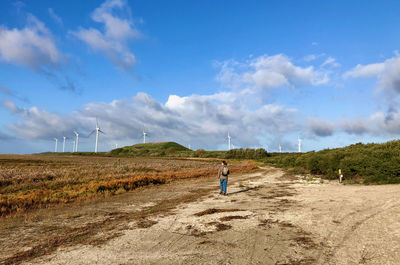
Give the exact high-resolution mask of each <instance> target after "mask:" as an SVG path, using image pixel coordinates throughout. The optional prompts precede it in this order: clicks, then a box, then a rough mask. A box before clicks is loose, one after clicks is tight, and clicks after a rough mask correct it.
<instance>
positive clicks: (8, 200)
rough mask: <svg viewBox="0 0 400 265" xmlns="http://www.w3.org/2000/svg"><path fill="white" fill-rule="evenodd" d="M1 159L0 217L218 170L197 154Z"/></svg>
mask: <svg viewBox="0 0 400 265" xmlns="http://www.w3.org/2000/svg"><path fill="white" fill-rule="evenodd" d="M0 165H1V167H0V217H4V216H8V215H12V214H15V213H21V212H24V211H27V210H30V209H35V208H43V207H48V206H50V205H57V204H65V203H71V202H75V201H81V200H87V199H94V198H99V197H107V196H113V195H118V194H121V193H125V192H127V191H131V190H135V189H137V188H139V187H144V186H147V185H158V184H164V183H168V182H171V181H174V180H177V179H185V178H199V177H208V176H215V175H217V169H218V166H219V163H216V162H215V161H207V160H202V161H199V160H193V159H191V160H188V159H161V158H114V157H101V156H100V157H95V156H50V155H29V156H21V155H0ZM230 168H231V171H232V172H235V173H240V172H249V171H252V170H253V169H255V168H256V166H255V165H254V164H253V163H250V162H236V163H231V164H230Z"/></svg>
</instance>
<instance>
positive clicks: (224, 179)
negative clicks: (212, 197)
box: [218, 161, 230, 195]
mask: <svg viewBox="0 0 400 265" xmlns="http://www.w3.org/2000/svg"><path fill="white" fill-rule="evenodd" d="M229 173H230V172H229V168H228V164H227V163H226V161H222V164H221V167H220V169H219V170H218V177H219V184H220V189H221V191H220V192H219V194H223V195H226V186H227V185H228V176H229Z"/></svg>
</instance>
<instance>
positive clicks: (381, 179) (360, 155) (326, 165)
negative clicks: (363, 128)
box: [264, 140, 400, 184]
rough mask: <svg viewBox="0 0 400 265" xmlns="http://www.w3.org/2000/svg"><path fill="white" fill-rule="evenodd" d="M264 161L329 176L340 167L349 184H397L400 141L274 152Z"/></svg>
mask: <svg viewBox="0 0 400 265" xmlns="http://www.w3.org/2000/svg"><path fill="white" fill-rule="evenodd" d="M264 161H265V162H266V163H267V164H271V165H273V166H277V167H281V168H287V169H290V170H291V171H292V172H295V173H312V174H317V175H322V176H324V177H326V178H328V179H335V178H337V177H338V173H337V172H338V170H339V169H341V170H342V174H343V175H344V177H345V179H346V181H347V182H351V183H364V184H370V183H376V184H389V183H400V140H397V141H391V142H387V143H383V144H373V143H372V144H361V143H357V144H353V145H350V146H347V147H343V148H337V149H326V150H322V151H319V152H308V153H300V154H299V153H282V154H280V153H274V154H270V156H268V157H266V158H265V159H264Z"/></svg>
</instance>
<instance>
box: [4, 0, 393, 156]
mask: <svg viewBox="0 0 400 265" xmlns="http://www.w3.org/2000/svg"><path fill="white" fill-rule="evenodd" d="M399 13H400V2H399V1H384V0H383V1H312V0H308V1H290V0H284V1H234V0H233V1H222V0H221V1H208V0H205V1H183V0H179V1H178V0H171V1H163V0H154V1H139V0H106V1H104V0H99V1H98V0H88V1H78V0H71V1H47V0H37V1H14V0H3V1H1V2H0V153H16V154H26V153H38V152H46V151H54V150H55V140H54V139H55V138H57V139H58V146H57V151H59V152H61V151H62V149H63V137H66V144H65V147H64V150H65V151H72V148H73V141H74V139H75V135H74V132H73V131H77V132H79V147H78V149H79V151H94V146H95V137H94V135H93V134H90V133H91V132H92V131H93V130H94V129H95V127H96V118H97V120H98V124H99V127H100V128H101V130H102V131H103V132H104V134H100V136H99V151H108V150H111V149H113V148H115V146H116V145H117V146H119V147H121V146H125V145H132V144H135V143H139V142H142V141H143V138H142V137H143V136H142V132H143V130H145V131H146V132H147V138H146V139H147V141H150V142H162V141H175V142H178V143H180V144H182V145H184V146H189V145H190V147H191V148H192V149H206V150H226V149H227V148H228V140H227V135H228V132H229V134H230V136H231V137H232V144H233V146H232V147H234V148H265V149H267V150H268V151H271V152H276V151H278V150H279V146H281V147H282V151H284V152H295V151H297V149H298V146H297V144H298V138H300V139H301V140H302V141H301V144H302V147H301V149H302V151H303V152H307V151H312V150H321V149H326V148H337V147H342V146H347V145H350V144H354V143H358V142H363V143H371V142H385V141H390V140H395V139H398V137H399V135H400V107H399V101H400V100H399V99H400V52H399V50H400V27H399V25H400V16H399V15H398V14H399Z"/></svg>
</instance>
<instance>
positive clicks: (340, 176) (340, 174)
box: [339, 169, 343, 183]
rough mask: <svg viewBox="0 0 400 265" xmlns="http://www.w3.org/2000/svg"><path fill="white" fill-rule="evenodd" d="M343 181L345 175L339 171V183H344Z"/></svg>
mask: <svg viewBox="0 0 400 265" xmlns="http://www.w3.org/2000/svg"><path fill="white" fill-rule="evenodd" d="M342 181H343V174H342V170H341V169H339V183H342Z"/></svg>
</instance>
